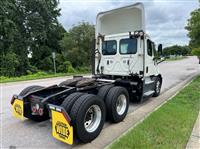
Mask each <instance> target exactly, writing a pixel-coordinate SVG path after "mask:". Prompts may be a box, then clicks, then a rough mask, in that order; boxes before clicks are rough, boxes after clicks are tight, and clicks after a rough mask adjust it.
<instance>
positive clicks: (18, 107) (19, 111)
mask: <svg viewBox="0 0 200 149" xmlns="http://www.w3.org/2000/svg"><path fill="white" fill-rule="evenodd" d="M12 113H13V115H14V117H16V118H18V119H21V120H24V102H23V100H20V99H15V100H14V103H13V104H12Z"/></svg>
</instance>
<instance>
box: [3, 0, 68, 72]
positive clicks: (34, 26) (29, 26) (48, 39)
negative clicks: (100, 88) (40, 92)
mask: <svg viewBox="0 0 200 149" xmlns="http://www.w3.org/2000/svg"><path fill="white" fill-rule="evenodd" d="M59 15H60V9H59V8H58V0H3V1H0V59H7V58H6V56H8V57H9V54H10V55H11V54H12V55H16V56H15V58H16V59H17V61H18V62H19V64H18V65H15V69H14V70H15V72H14V73H5V72H6V71H8V72H10V70H9V69H10V68H9V67H8V66H6V65H4V64H3V62H4V61H2V60H1V65H0V69H1V70H4V71H3V72H4V73H3V74H4V75H8V74H9V75H10V74H12V75H13V76H17V75H23V74H26V73H27V72H28V71H33V72H34V71H35V70H37V68H39V69H40V70H45V71H49V70H51V69H52V68H53V67H52V66H51V65H53V64H52V59H51V53H52V51H55V52H57V53H60V52H61V47H60V46H59V41H60V40H61V39H62V37H63V33H64V32H65V30H64V28H63V27H62V26H61V25H60V24H59V23H58V20H57V17H58V16H59ZM8 53H9V54H8ZM30 53H31V56H32V57H31V59H29V58H28V54H29V55H30ZM1 75H2V73H1Z"/></svg>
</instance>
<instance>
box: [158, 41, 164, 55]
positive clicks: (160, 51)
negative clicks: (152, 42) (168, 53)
mask: <svg viewBox="0 0 200 149" xmlns="http://www.w3.org/2000/svg"><path fill="white" fill-rule="evenodd" d="M158 55H159V56H162V55H163V49H162V44H159V45H158Z"/></svg>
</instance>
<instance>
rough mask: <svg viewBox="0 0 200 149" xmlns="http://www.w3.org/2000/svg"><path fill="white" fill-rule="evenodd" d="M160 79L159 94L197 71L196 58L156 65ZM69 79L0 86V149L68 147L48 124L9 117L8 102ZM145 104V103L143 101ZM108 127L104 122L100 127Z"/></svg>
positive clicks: (9, 107)
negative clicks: (29, 89)
mask: <svg viewBox="0 0 200 149" xmlns="http://www.w3.org/2000/svg"><path fill="white" fill-rule="evenodd" d="M159 67H160V72H161V74H162V76H163V86H162V93H163V92H165V91H166V90H168V89H170V88H171V87H173V86H176V85H177V84H178V83H180V82H181V81H183V80H185V79H186V78H188V77H189V76H190V75H192V74H194V73H196V72H197V71H199V69H200V66H199V65H198V60H197V58H196V57H189V58H187V59H184V60H179V61H172V62H163V63H161V64H159ZM66 78H69V77H62V78H53V79H42V80H35V81H25V82H16V83H7V84H0V89H1V90H0V95H1V96H0V97H1V98H0V101H1V102H0V128H1V129H0V135H1V136H0V138H1V140H0V145H1V146H0V147H2V148H9V147H11V148H15V147H16V148H65V149H66V148H72V147H73V146H69V145H66V144H64V143H62V142H60V141H57V140H55V139H54V138H53V137H52V136H51V123H50V122H49V121H45V122H41V123H35V122H32V121H30V120H27V119H26V120H25V121H20V120H17V119H15V118H13V116H12V113H11V105H10V99H11V97H12V95H13V94H18V93H19V92H20V91H21V90H22V89H23V88H25V87H27V86H30V85H34V84H35V85H43V86H48V85H52V84H57V83H59V82H61V81H63V80H66ZM145 104H148V102H146V103H145ZM141 106H142V104H135V103H131V105H130V108H129V112H133V111H135V110H137V109H138V107H141ZM109 125H111V124H109V123H106V124H105V126H104V127H107V126H109Z"/></svg>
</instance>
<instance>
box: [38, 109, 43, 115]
mask: <svg viewBox="0 0 200 149" xmlns="http://www.w3.org/2000/svg"><path fill="white" fill-rule="evenodd" d="M38 113H39V115H40V116H41V115H43V113H44V111H43V109H42V108H39V110H38Z"/></svg>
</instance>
